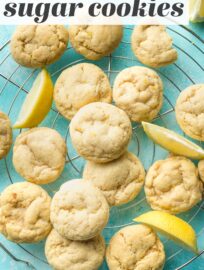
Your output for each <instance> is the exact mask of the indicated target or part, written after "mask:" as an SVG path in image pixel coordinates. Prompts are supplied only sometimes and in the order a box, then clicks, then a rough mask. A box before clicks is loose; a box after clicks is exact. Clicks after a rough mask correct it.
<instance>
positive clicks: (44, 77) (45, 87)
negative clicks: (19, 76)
mask: <svg viewBox="0 0 204 270" xmlns="http://www.w3.org/2000/svg"><path fill="white" fill-rule="evenodd" d="M52 99H53V83H52V80H51V78H50V75H49V73H48V72H47V70H45V69H43V70H42V71H41V72H40V73H39V74H38V76H37V78H36V79H35V81H34V84H33V86H32V88H31V90H30V92H29V94H28V95H27V97H26V99H25V101H24V103H23V106H22V108H21V111H20V113H19V116H18V119H17V121H16V123H15V124H14V126H13V127H14V128H32V127H36V126H37V125H39V124H40V123H41V122H42V120H43V119H44V118H45V116H46V115H47V113H48V112H49V110H50V108H51V105H52Z"/></svg>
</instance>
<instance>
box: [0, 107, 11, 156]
mask: <svg viewBox="0 0 204 270" xmlns="http://www.w3.org/2000/svg"><path fill="white" fill-rule="evenodd" d="M11 145H12V128H11V123H10V120H9V118H8V116H7V115H6V114H5V113H3V112H1V111H0V159H2V158H3V157H5V156H6V155H7V154H8V152H9V150H10V148H11Z"/></svg>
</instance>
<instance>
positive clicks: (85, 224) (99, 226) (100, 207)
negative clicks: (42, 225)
mask: <svg viewBox="0 0 204 270" xmlns="http://www.w3.org/2000/svg"><path fill="white" fill-rule="evenodd" d="M108 218H109V206H108V203H107V201H106V199H105V197H104V196H103V194H102V192H100V191H99V189H97V188H95V187H94V186H93V185H91V184H90V183H87V182H85V181H82V180H79V179H78V180H72V181H68V182H67V183H65V184H63V185H62V186H61V187H60V190H59V191H58V192H57V193H56V194H55V195H54V197H53V199H52V204H51V216H50V219H51V222H52V224H53V226H54V228H55V230H56V231H57V232H58V233H59V234H61V236H63V237H65V238H67V239H70V240H74V241H84V240H88V239H91V238H93V237H95V236H96V235H98V234H99V233H100V232H101V231H102V230H103V228H104V227H105V226H106V224H107V222H108Z"/></svg>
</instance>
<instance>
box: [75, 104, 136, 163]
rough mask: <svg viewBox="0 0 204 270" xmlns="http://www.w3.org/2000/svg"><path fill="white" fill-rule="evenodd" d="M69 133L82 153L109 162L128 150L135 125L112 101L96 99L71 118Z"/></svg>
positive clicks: (101, 161)
mask: <svg viewBox="0 0 204 270" xmlns="http://www.w3.org/2000/svg"><path fill="white" fill-rule="evenodd" d="M70 135H71V139H72V143H73V145H74V147H75V148H76V150H77V152H78V154H79V155H80V156H82V157H84V158H85V159H87V160H91V161H93V162H97V163H106V162H110V161H112V160H114V159H117V158H119V157H120V156H122V154H123V153H124V152H125V151H126V148H127V145H128V143H129V141H130V138H131V135H132V127H131V122H130V120H129V118H128V116H127V114H126V113H125V112H124V111H122V110H120V109H119V108H117V107H115V106H113V105H111V104H107V103H103V102H95V103H91V104H88V105H86V106H84V107H83V108H81V109H80V110H79V111H78V112H77V113H76V115H75V116H74V117H73V118H72V121H71V124H70Z"/></svg>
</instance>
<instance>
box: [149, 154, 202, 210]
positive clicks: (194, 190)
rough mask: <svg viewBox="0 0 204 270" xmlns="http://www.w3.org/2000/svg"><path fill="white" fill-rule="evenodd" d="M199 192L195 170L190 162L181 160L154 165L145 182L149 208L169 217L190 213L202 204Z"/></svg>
mask: <svg viewBox="0 0 204 270" xmlns="http://www.w3.org/2000/svg"><path fill="white" fill-rule="evenodd" d="M202 190H203V189H202V183H201V181H200V180H199V178H198V170H197V168H196V167H195V165H194V164H193V162H192V161H190V160H189V159H187V158H185V157H180V156H173V157H170V158H167V159H165V160H160V161H156V162H155V163H154V164H153V165H152V167H151V168H150V169H149V171H148V173H147V176H146V180H145V194H146V198H147V201H148V202H149V204H150V206H151V207H152V208H153V209H154V210H162V211H166V212H169V213H172V214H178V213H181V212H185V211H187V210H189V209H191V208H192V207H193V206H194V205H196V204H197V203H198V202H199V201H201V199H202Z"/></svg>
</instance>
